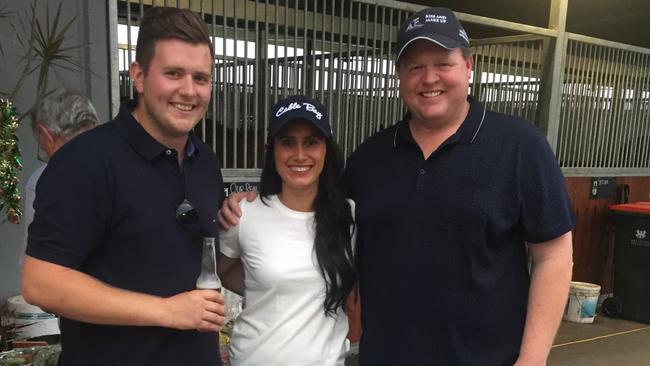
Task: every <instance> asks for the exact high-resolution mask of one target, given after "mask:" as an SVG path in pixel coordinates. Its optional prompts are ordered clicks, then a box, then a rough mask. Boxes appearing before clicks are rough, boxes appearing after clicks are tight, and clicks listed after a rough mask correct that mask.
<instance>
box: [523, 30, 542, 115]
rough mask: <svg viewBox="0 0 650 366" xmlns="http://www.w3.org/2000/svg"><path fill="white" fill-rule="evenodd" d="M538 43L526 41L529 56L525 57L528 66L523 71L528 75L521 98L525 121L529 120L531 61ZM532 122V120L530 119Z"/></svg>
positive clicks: (531, 78) (531, 77)
mask: <svg viewBox="0 0 650 366" xmlns="http://www.w3.org/2000/svg"><path fill="white" fill-rule="evenodd" d="M538 43H540V41H537V42H535V41H533V42H528V45H529V46H530V58H528V59H527V61H528V68H527V69H525V71H527V72H528V76H527V77H526V84H525V88H524V99H523V104H524V117H525V119H526V120H527V121H531V120H530V117H529V116H530V110H531V109H532V108H531V105H532V104H533V103H531V100H532V98H531V88H532V83H533V67H534V66H533V61H534V59H535V51H536V49H537V48H536V45H537V44H538ZM531 122H534V121H531Z"/></svg>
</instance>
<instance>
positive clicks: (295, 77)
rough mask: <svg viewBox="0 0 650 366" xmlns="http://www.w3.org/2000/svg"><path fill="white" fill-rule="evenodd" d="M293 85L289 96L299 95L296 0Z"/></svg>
mask: <svg viewBox="0 0 650 366" xmlns="http://www.w3.org/2000/svg"><path fill="white" fill-rule="evenodd" d="M303 53H304V50H303ZM292 66H293V67H292V70H293V83H292V88H293V92H292V93H291V94H299V92H298V82H299V80H298V75H299V69H300V68H299V66H298V0H295V1H294V2H293V65H292Z"/></svg>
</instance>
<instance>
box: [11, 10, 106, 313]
mask: <svg viewBox="0 0 650 366" xmlns="http://www.w3.org/2000/svg"><path fill="white" fill-rule="evenodd" d="M2 3H3V4H5V3H6V4H8V8H7V10H10V11H12V12H13V13H14V14H13V16H12V21H13V23H14V24H16V25H17V28H18V31H19V32H20V31H21V27H20V23H19V22H18V17H21V18H22V19H29V18H28V15H27V14H28V11H29V8H30V3H31V1H25V0H8V1H3V2H2ZM58 3H59V2H58V1H45V0H37V14H38V15H39V16H40V18H41V19H42V20H43V23H44V20H45V11H46V10H45V9H46V8H47V7H48V6H49V8H50V16H51V17H52V16H53V14H54V13H55V11H56V7H57V5H58ZM107 3H108V2H107V1H88V0H65V1H63V8H62V9H63V10H62V21H64V22H67V21H68V20H69V19H72V17H73V16H75V15H76V19H75V22H74V23H73V25H72V26H71V28H70V29H69V32H68V33H69V36H70V39H69V40H68V41H67V42H66V44H67V45H69V46H73V45H77V44H83V45H84V46H83V47H82V48H79V49H76V50H74V57H75V58H76V59H77V60H79V61H80V62H81V64H82V65H85V67H86V70H82V71H76V72H70V71H66V70H62V69H59V70H57V72H56V73H52V72H51V76H50V80H49V83H48V90H49V89H52V88H54V87H58V86H63V87H69V88H73V89H76V90H79V91H81V92H83V93H85V94H86V95H87V96H88V97H89V98H90V99H91V100H92V102H93V104H94V105H95V108H96V109H97V113H98V114H99V119H100V121H102V122H104V121H107V120H109V119H110V117H111V116H110V113H111V112H110V111H111V107H110V106H111V90H110V76H109V75H110V72H109V54H110V52H109V41H108V34H109V23H108V10H107V7H108V5H107ZM0 34H2V36H1V38H0V39H1V42H2V47H3V50H4V53H5V57H4V58H1V56H0V91H2V92H9V91H11V89H13V87H14V85H15V84H16V82H17V80H18V77H19V74H20V72H21V70H22V67H21V66H22V64H20V60H19V58H18V55H19V54H20V52H21V51H20V48H19V46H18V42H17V39H16V36H15V32H14V31H13V30H12V29H11V28H10V27H9V26H8V25H7V24H6V22H5V21H4V20H0ZM36 75H37V73H34V75H32V76H31V77H29V78H28V79H27V80H26V82H25V84H24V86H23V87H22V89H21V92H20V93H19V94H18V96H17V97H16V99H15V100H14V105H15V107H16V108H17V110H18V113H21V112H24V111H26V110H27V109H29V108H30V107H31V106H32V105H33V103H34V99H35V96H34V93H35V90H36V80H37V77H36ZM30 122H31V121H30V119H29V118H25V119H24V120H22V122H21V125H20V127H19V130H18V138H19V147H20V150H21V153H22V155H23V170H22V173H21V174H20V176H19V179H20V186H21V187H24V184H25V183H26V181H27V178H29V176H30V175H31V174H32V172H33V171H34V170H35V169H36V168H37V167H38V166H39V165H40V164H41V163H40V162H39V161H37V159H36V150H37V144H36V141H35V140H34V137H33V135H32V131H31V128H30ZM24 231H25V227H24V224H23V223H22V222H21V223H20V224H18V225H14V224H11V223H9V222H6V223H4V224H2V225H0V303H4V301H5V299H6V298H7V297H10V296H13V295H16V294H18V293H19V292H20V270H21V268H20V266H19V265H18V259H19V257H20V254H21V252H22V250H23V249H22V243H23V240H24V239H23V236H24Z"/></svg>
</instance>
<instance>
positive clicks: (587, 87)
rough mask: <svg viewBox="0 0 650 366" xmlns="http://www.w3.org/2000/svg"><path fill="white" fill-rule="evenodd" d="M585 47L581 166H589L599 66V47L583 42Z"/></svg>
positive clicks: (579, 156) (579, 157)
mask: <svg viewBox="0 0 650 366" xmlns="http://www.w3.org/2000/svg"><path fill="white" fill-rule="evenodd" d="M582 44H583V45H584V47H586V50H585V54H584V55H583V59H584V60H585V62H586V66H585V71H584V76H585V79H584V82H583V90H584V93H582V95H581V107H580V110H581V114H580V124H581V127H582V128H581V131H582V134H581V135H580V136H581V138H582V143H581V144H579V145H578V146H579V149H578V152H577V156H578V159H577V161H578V166H579V167H586V166H587V145H588V144H589V140H588V138H589V135H590V131H591V123H592V121H591V120H590V119H589V118H588V117H590V114H591V99H592V94H593V85H594V81H595V79H596V66H597V60H596V53H597V51H598V49H597V48H596V47H595V46H593V45H590V44H585V43H582Z"/></svg>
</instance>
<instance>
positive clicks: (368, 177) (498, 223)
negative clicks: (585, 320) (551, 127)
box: [220, 8, 575, 366]
mask: <svg viewBox="0 0 650 366" xmlns="http://www.w3.org/2000/svg"><path fill="white" fill-rule="evenodd" d="M394 52H395V54H396V60H397V61H396V68H397V74H398V76H399V80H400V95H401V97H402V99H403V100H404V103H405V104H406V106H407V107H408V112H407V114H406V115H405V116H404V118H403V119H402V120H401V121H398V122H397V123H396V124H395V125H394V126H392V127H389V128H387V129H385V130H383V131H381V132H379V133H377V134H376V135H374V136H372V137H370V138H369V139H368V140H366V141H365V142H364V143H363V144H362V145H361V146H359V148H358V149H357V150H356V151H355V152H354V153H353V154H352V156H351V157H350V159H349V160H348V163H347V166H346V174H345V177H344V178H345V182H346V185H347V187H348V189H349V193H350V196H351V197H350V198H352V199H353V200H355V201H356V207H357V209H356V220H357V228H358V237H357V248H358V263H359V268H358V273H359V288H360V291H361V322H362V329H363V334H362V338H361V344H360V348H359V360H360V364H361V365H364V366H366V365H367V366H375V365H406V366H410V365H417V366H423V365H472V366H473V365H481V366H486V365H487V366H492V365H495V366H496V365H499V366H501V365H513V364H516V365H519V366H523V365H544V364H545V363H546V359H547V357H548V353H549V350H550V347H551V344H552V342H553V338H554V336H555V333H556V331H557V328H558V325H559V323H560V319H561V316H562V311H563V309H564V304H565V303H566V300H567V294H568V290H569V282H570V279H571V268H572V243H571V229H572V228H573V226H574V223H575V217H574V214H573V211H572V208H571V203H570V202H569V198H568V195H567V192H566V189H565V186H564V180H563V177H562V173H561V171H560V169H559V167H558V165H557V161H556V159H555V157H554V155H553V152H552V150H551V149H550V147H549V145H548V143H547V141H546V139H545V137H544V136H543V135H542V134H540V133H539V132H538V131H537V130H536V128H535V127H534V126H533V125H532V124H531V123H529V122H527V121H524V120H521V119H519V118H516V117H513V116H507V115H503V114H498V113H494V112H491V111H487V110H486V109H485V107H484V106H483V105H481V104H480V103H479V102H478V101H477V100H476V99H475V98H473V97H471V96H468V88H469V79H470V77H471V75H472V57H471V52H470V50H469V38H468V36H467V33H466V32H465V30H464V29H463V27H462V25H461V24H460V23H459V22H458V20H457V19H456V17H455V16H454V13H453V12H452V11H451V10H449V9H446V8H427V9H424V10H422V11H420V12H418V13H417V14H415V15H414V16H413V17H411V18H410V19H408V20H407V21H406V22H405V23H404V24H403V25H402V27H401V28H400V32H399V34H398V37H397V44H396V47H395V50H394ZM232 201H234V199H233V200H230V201H229V203H228V208H231V207H233V205H232V204H231V202H232ZM226 211H227V212H224V210H223V209H222V210H221V211H220V222H221V223H222V225H223V224H226V225H227V223H228V222H229V221H228V220H229V219H230V218H232V216H231V212H230V211H228V210H226ZM234 211H235V212H236V209H234ZM527 244H528V245H527ZM527 248H528V254H529V255H530V259H531V263H532V267H531V272H530V274H529V272H528V256H527Z"/></svg>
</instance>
